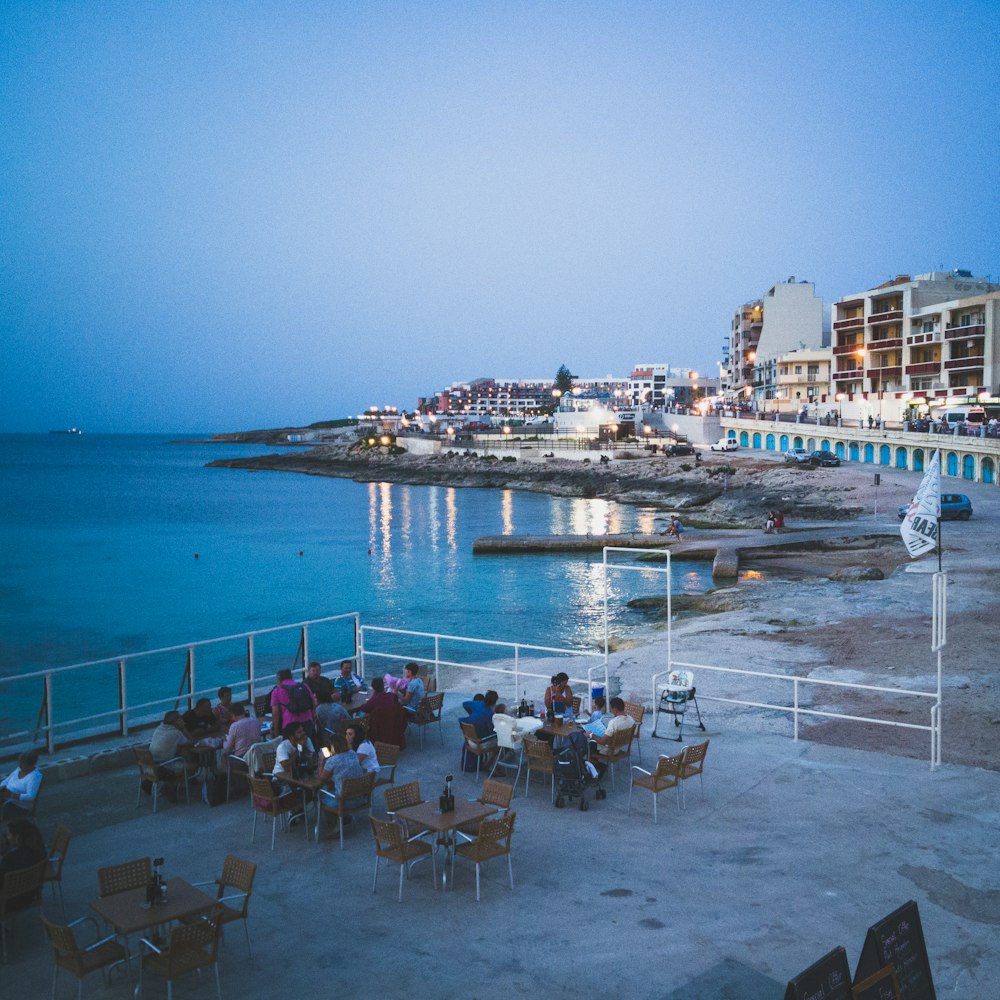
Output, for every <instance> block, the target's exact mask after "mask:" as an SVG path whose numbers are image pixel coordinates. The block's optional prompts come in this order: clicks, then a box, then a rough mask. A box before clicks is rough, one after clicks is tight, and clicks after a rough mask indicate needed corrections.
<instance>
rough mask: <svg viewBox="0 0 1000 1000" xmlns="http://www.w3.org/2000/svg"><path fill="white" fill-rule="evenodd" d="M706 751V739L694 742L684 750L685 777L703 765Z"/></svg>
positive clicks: (700, 768)
mask: <svg viewBox="0 0 1000 1000" xmlns="http://www.w3.org/2000/svg"><path fill="white" fill-rule="evenodd" d="M707 753H708V740H705V742H704V743H694V744H692V745H691V746H689V747H687V749H686V750H685V751H684V771H685V777H689V776H690V775H692V774H697V773H698V772H699V771H701V770H702V768H704V766H705V755H706V754H707Z"/></svg>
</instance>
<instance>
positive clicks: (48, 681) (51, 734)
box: [45, 672, 56, 753]
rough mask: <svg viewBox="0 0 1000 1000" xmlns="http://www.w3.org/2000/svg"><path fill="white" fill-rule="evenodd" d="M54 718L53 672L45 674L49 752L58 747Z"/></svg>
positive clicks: (46, 737) (46, 724) (47, 744)
mask: <svg viewBox="0 0 1000 1000" xmlns="http://www.w3.org/2000/svg"><path fill="white" fill-rule="evenodd" d="M53 725H54V722H53V718H52V674H51V672H49V673H47V674H46V675H45V745H46V747H47V748H48V751H49V753H53V752H54V751H55V748H56V736H55V731H54V729H53Z"/></svg>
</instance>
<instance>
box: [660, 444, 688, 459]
mask: <svg viewBox="0 0 1000 1000" xmlns="http://www.w3.org/2000/svg"><path fill="white" fill-rule="evenodd" d="M663 454H664V455H675V456H676V455H693V454H694V446H693V445H690V444H683V443H681V442H680V441H678V442H677V444H668V445H664V446H663Z"/></svg>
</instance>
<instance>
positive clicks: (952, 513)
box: [899, 493, 972, 521]
mask: <svg viewBox="0 0 1000 1000" xmlns="http://www.w3.org/2000/svg"><path fill="white" fill-rule="evenodd" d="M909 509H910V505H909V504H906V505H905V506H903V507H900V508H899V519H900V521H902V520H903V518H904V517H906V512H907V511H908V510H909ZM970 517H972V501H971V500H970V499H969V498H968V497H967V496H966V495H965V494H964V493H942V494H941V520H942V521H968V520H969V518H970Z"/></svg>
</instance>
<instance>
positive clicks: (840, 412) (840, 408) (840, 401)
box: [835, 392, 844, 427]
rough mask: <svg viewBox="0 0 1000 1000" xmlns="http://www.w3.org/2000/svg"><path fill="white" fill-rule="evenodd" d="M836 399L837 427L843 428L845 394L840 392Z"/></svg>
mask: <svg viewBox="0 0 1000 1000" xmlns="http://www.w3.org/2000/svg"><path fill="white" fill-rule="evenodd" d="M835 398H836V400H837V426H838V427H842V426H843V425H844V394H843V393H842V392H838V393H837V395H836V397H835Z"/></svg>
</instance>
